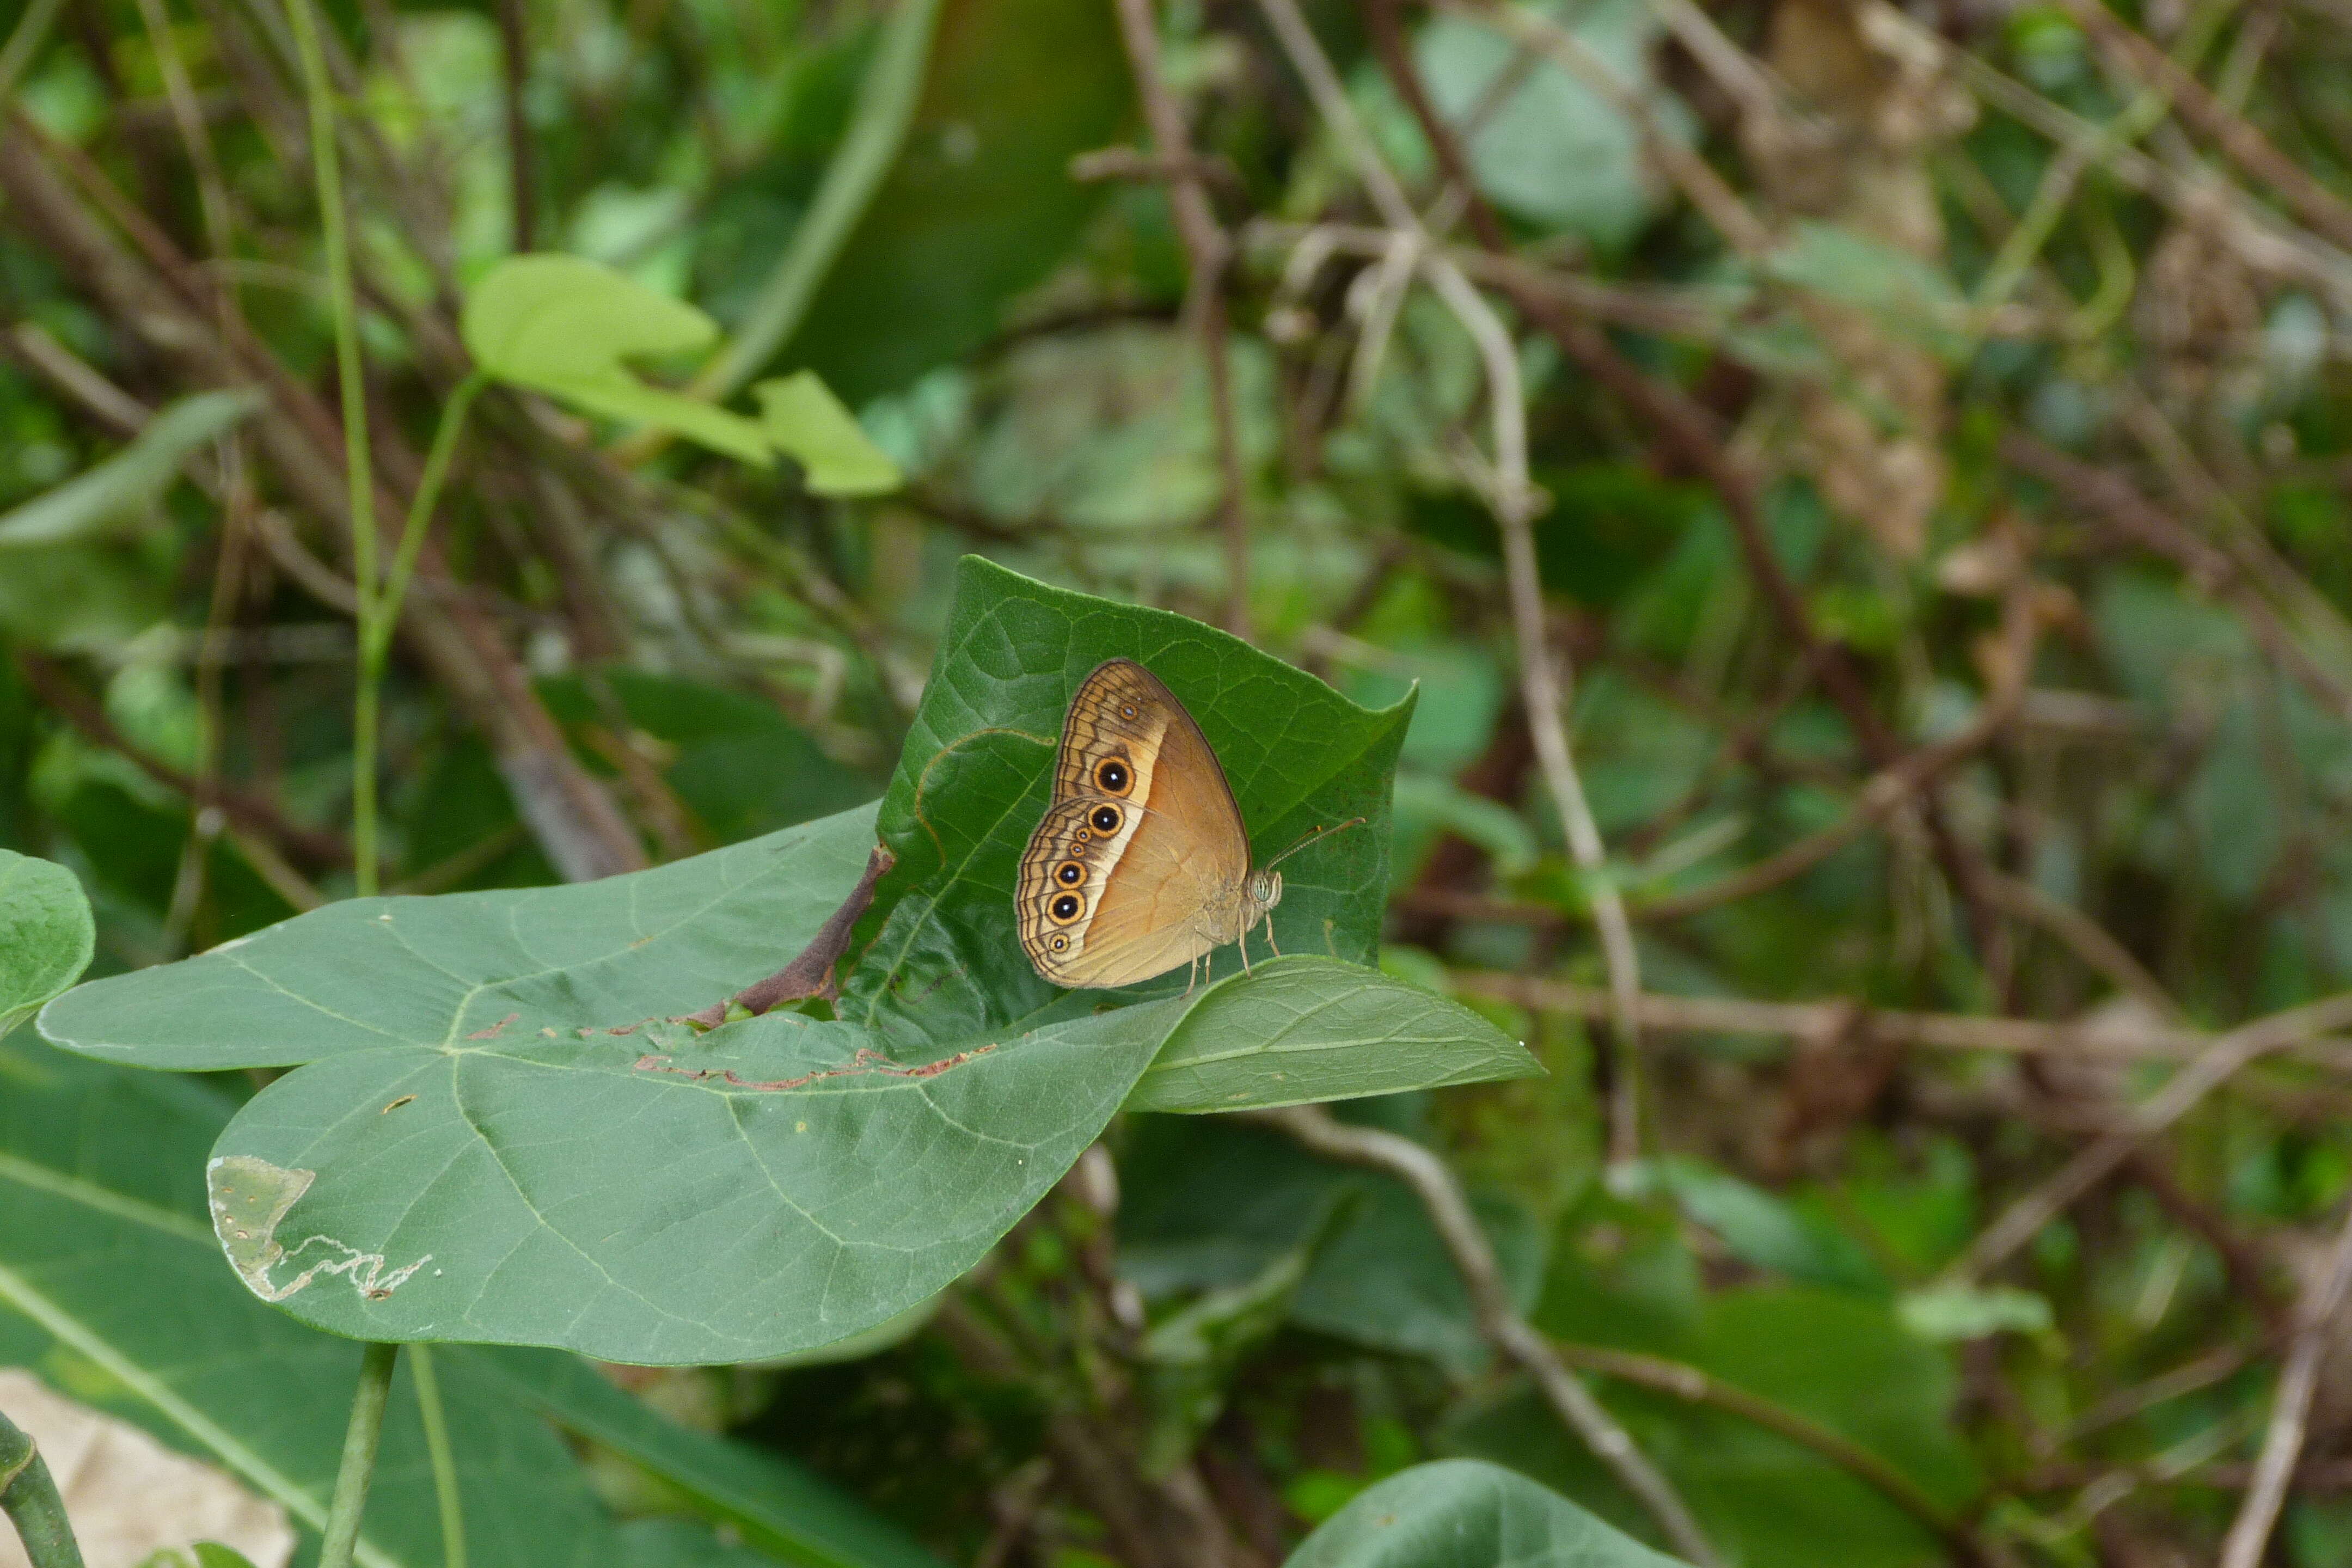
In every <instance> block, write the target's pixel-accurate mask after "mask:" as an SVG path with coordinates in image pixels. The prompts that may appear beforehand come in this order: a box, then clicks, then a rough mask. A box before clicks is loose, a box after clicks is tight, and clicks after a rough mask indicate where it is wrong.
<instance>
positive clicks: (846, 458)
mask: <svg viewBox="0 0 2352 1568" xmlns="http://www.w3.org/2000/svg"><path fill="white" fill-rule="evenodd" d="M751 391H752V393H753V395H756V396H757V397H758V398H759V400H760V422H761V426H763V427H764V428H765V429H766V431H767V433H768V439H769V440H771V441H772V442H774V443H775V445H776V449H777V450H778V451H781V452H782V453H783V454H784V455H785V456H787V457H789V458H792V459H793V461H794V462H796V463H798V464H800V466H801V467H802V468H804V469H806V470H807V471H808V488H809V490H810V492H811V493H812V494H815V495H821V496H871V495H881V494H883V493H885V492H886V491H889V490H895V489H898V486H899V484H900V482H901V476H900V475H899V472H898V464H896V463H894V462H892V461H891V460H890V458H889V455H888V454H887V453H886V452H884V451H883V450H882V448H880V447H877V446H876V445H875V444H874V442H873V440H872V438H871V437H868V436H867V435H866V432H865V431H864V430H862V429H860V428H859V427H858V424H857V419H856V416H855V415H853V414H851V413H850V412H849V410H848V409H846V408H844V407H843V406H842V405H841V399H839V398H837V397H835V395H833V394H832V393H831V392H830V391H828V390H827V389H826V387H825V384H824V382H822V381H819V380H818V379H817V378H816V373H815V372H814V371H808V370H804V371H801V372H799V373H798V374H793V375H790V376H786V377H783V378H782V379H779V380H775V381H763V382H761V383H760V384H758V385H756V386H754V387H752V388H751Z"/></svg>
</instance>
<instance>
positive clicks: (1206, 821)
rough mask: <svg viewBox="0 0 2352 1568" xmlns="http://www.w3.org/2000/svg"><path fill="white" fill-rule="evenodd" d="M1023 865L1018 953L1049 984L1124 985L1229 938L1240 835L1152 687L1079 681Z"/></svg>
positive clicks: (1161, 694)
mask: <svg viewBox="0 0 2352 1568" xmlns="http://www.w3.org/2000/svg"><path fill="white" fill-rule="evenodd" d="M1054 779H1055V790H1054V800H1053V804H1052V805H1049V806H1047V807H1046V810H1045V817H1044V819H1043V820H1042V821H1040V822H1039V823H1038V825H1037V830H1036V832H1035V833H1034V834H1033V835H1031V837H1030V839H1029V847H1028V848H1027V850H1026V851H1024V854H1023V855H1022V858H1021V877H1020V884H1019V889H1018V890H1017V892H1016V894H1015V909H1016V913H1017V916H1018V923H1019V927H1020V931H1021V941H1022V946H1023V947H1024V949H1025V950H1026V951H1027V952H1028V954H1029V957H1030V961H1031V963H1034V965H1035V966H1036V969H1037V973H1039V974H1041V975H1043V976H1044V977H1045V979H1047V980H1050V981H1052V982H1054V983H1055V984H1057V985H1072V986H1112V985H1129V984H1135V983H1136V982H1138V981H1142V980H1148V979H1150V978H1151V977H1152V976H1153V975H1155V974H1160V973H1166V972H1167V971H1168V970H1170V969H1172V968H1174V967H1175V966H1176V965H1178V964H1180V963H1186V962H1188V961H1189V960H1191V959H1193V958H1196V957H1198V956H1199V955H1200V954H1202V953H1203V952H1208V951H1210V950H1211V949H1213V948H1215V947H1219V946H1222V945H1223V944H1224V943H1225V942H1231V941H1233V940H1234V938H1235V937H1237V936H1239V935H1240V934H1241V929H1242V925H1241V918H1240V916H1241V910H1242V907H1243V900H1242V897H1241V894H1242V889H1243V888H1244V885H1245V884H1246V882H1247V880H1248V878H1249V868H1250V867H1249V838H1248V836H1247V834H1246V833H1245V832H1244V827H1243V823H1242V816H1241V810H1240V808H1239V807H1238V806H1237V805H1234V797H1233V791H1232V790H1231V789H1230V788H1229V787H1228V786H1227V785H1226V784H1225V778H1224V771H1223V768H1222V767H1220V766H1219V764H1218V762H1217V756H1216V753H1215V752H1213V751H1212V750H1211V749H1210V746H1209V742H1208V740H1207V738H1206V737H1205V736H1203V735H1202V733H1201V730H1200V726H1199V725H1197V724H1195V723H1194V722H1193V721H1192V715H1191V714H1189V713H1187V712H1186V711H1185V710H1184V707H1183V704H1182V703H1181V702H1179V701H1178V700H1176V698H1175V696H1174V694H1173V693H1171V692H1170V691H1169V689H1167V687H1165V686H1164V685H1162V684H1160V679H1159V678H1158V677H1156V676H1154V675H1153V674H1152V673H1151V672H1150V670H1148V669H1146V668H1143V667H1142V666H1141V665H1139V664H1137V663H1135V662H1133V661H1132V660H1129V659H1113V660H1111V661H1110V662H1108V663H1107V664H1105V665H1102V666H1101V667H1099V668H1097V669H1096V670H1095V671H1094V672H1093V673H1092V674H1090V675H1088V676H1087V679H1085V680H1084V681H1082V682H1080V683H1079V686H1078V689H1077V692H1076V695H1075V696H1073V697H1072V698H1071V700H1070V710H1069V716H1068V718H1067V719H1066V721H1064V724H1063V728H1062V743H1061V748H1060V751H1059V752H1058V754H1057V755H1056V757H1055V770H1054Z"/></svg>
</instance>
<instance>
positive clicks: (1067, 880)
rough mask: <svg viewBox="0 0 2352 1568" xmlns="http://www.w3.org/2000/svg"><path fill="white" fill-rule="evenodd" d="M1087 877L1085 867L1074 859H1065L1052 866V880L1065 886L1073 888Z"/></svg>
mask: <svg viewBox="0 0 2352 1568" xmlns="http://www.w3.org/2000/svg"><path fill="white" fill-rule="evenodd" d="M1086 879H1087V868H1085V867H1084V866H1081V865H1079V864H1078V863H1077V862H1076V860H1065V861H1063V862H1062V863H1061V864H1060V865H1058V866H1056V867H1055V868H1054V880H1055V881H1056V882H1059V883H1061V884H1062V886H1064V887H1065V888H1075V887H1076V886H1077V885H1078V884H1079V883H1080V882H1083V881H1085V880H1086Z"/></svg>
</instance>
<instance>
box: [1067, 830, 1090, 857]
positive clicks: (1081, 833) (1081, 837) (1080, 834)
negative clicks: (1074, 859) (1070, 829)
mask: <svg viewBox="0 0 2352 1568" xmlns="http://www.w3.org/2000/svg"><path fill="white" fill-rule="evenodd" d="M1075 837H1076V839H1077V841H1078V842H1079V843H1081V844H1084V843H1085V842H1086V841H1087V830H1086V829H1085V828H1083V827H1081V828H1079V829H1078V831H1077V833H1076V835H1075ZM1070 853H1071V854H1073V855H1083V854H1085V853H1086V851H1085V850H1083V849H1073V850H1071V851H1070Z"/></svg>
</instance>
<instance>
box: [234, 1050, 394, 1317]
mask: <svg viewBox="0 0 2352 1568" xmlns="http://www.w3.org/2000/svg"><path fill="white" fill-rule="evenodd" d="M415 1098H416V1097H415V1095H411V1096H409V1099H411V1100H414V1099H415ZM402 1103H404V1102H403V1101H401V1100H394V1101H393V1105H399V1104H402ZM392 1108H393V1106H392V1105H388V1106H386V1107H384V1110H391V1109H392ZM318 1179H319V1173H318V1172H316V1171H299V1170H289V1169H287V1168H286V1167H285V1166H283V1165H273V1164H271V1163H269V1162H268V1161H267V1160H262V1159H257V1158H255V1157H254V1156H253V1155H251V1154H224V1155H222V1156H220V1157H219V1158H218V1159H216V1160H215V1161H213V1162H212V1163H210V1164H208V1165H206V1166H205V1196H206V1197H207V1199H208V1200H209V1202H210V1206H211V1208H212V1214H213V1234H214V1235H215V1237H219V1238H220V1244H221V1250H222V1251H223V1252H226V1253H227V1254H228V1261H229V1266H230V1267H231V1268H235V1269H236V1273H237V1278H238V1279H242V1280H244V1281H245V1286H246V1289H248V1290H250V1291H252V1292H253V1293H254V1294H255V1295H257V1296H258V1297H260V1298H261V1299H262V1300H265V1301H283V1300H286V1298H288V1297H289V1296H291V1295H293V1294H294V1293H295V1292H296V1291H298V1290H300V1289H305V1288H306V1287H308V1286H309V1285H310V1283H311V1281H313V1280H315V1279H319V1278H320V1277H321V1276H322V1275H329V1274H340V1275H341V1276H342V1277H343V1278H344V1279H348V1280H349V1281H350V1282H351V1287H352V1289H354V1290H357V1291H358V1292H359V1293H360V1294H361V1295H362V1297H364V1298H366V1299H367V1300H371V1301H381V1300H383V1299H384V1298H385V1297H387V1296H389V1295H391V1294H392V1293H393V1292H394V1290H397V1289H400V1288H401V1287H402V1286H403V1285H404V1284H406V1283H407V1282H408V1279H409V1277H410V1276H411V1275H413V1274H415V1272H416V1271H417V1270H418V1269H420V1268H424V1267H425V1265H426V1264H428V1263H430V1262H432V1261H433V1255H432V1254H431V1253H429V1252H428V1253H426V1254H425V1256H424V1257H422V1258H418V1259H417V1260H416V1261H415V1262H414V1263H409V1264H404V1265H402V1266H401V1267H400V1268H391V1267H389V1266H388V1265H387V1264H386V1262H385V1260H384V1256H383V1253H381V1252H362V1251H361V1250H360V1249H359V1248H358V1247H353V1246H352V1245H351V1244H350V1243H348V1242H343V1241H338V1240H336V1239H335V1238H334V1237H331V1236H311V1237H304V1238H303V1239H302V1241H301V1242H300V1243H299V1245H297V1246H295V1247H286V1246H284V1245H282V1244H281V1243H280V1242H279V1241H278V1224H279V1223H280V1222H281V1221H283V1220H284V1219H285V1217H286V1215H287V1213H288V1211H289V1210H290V1209H292V1208H293V1206H294V1205H295V1204H296V1203H298V1202H299V1201H300V1199H301V1196H302V1194H304V1193H307V1192H309V1191H310V1184H311V1183H312V1182H315V1181H317V1180H318ZM311 1247H331V1248H333V1249H334V1250H335V1251H336V1252H337V1253H339V1254H341V1256H340V1257H336V1258H326V1259H324V1260H322V1261H320V1262H318V1263H313V1264H312V1265H310V1267H309V1268H305V1269H304V1270H302V1272H301V1273H299V1274H298V1275H296V1276H295V1277H294V1278H293V1279H289V1280H287V1281H286V1282H285V1283H283V1284H279V1283H278V1281H276V1280H274V1279H271V1278H270V1271H271V1270H272V1269H273V1268H277V1267H278V1265H279V1264H281V1263H285V1262H289V1261H290V1260H292V1259H293V1258H296V1257H298V1256H299V1255H300V1254H302V1253H304V1252H307V1251H308V1250H310V1248H311ZM435 1272H436V1273H438V1272H439V1270H438V1269H436V1270H435Z"/></svg>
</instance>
